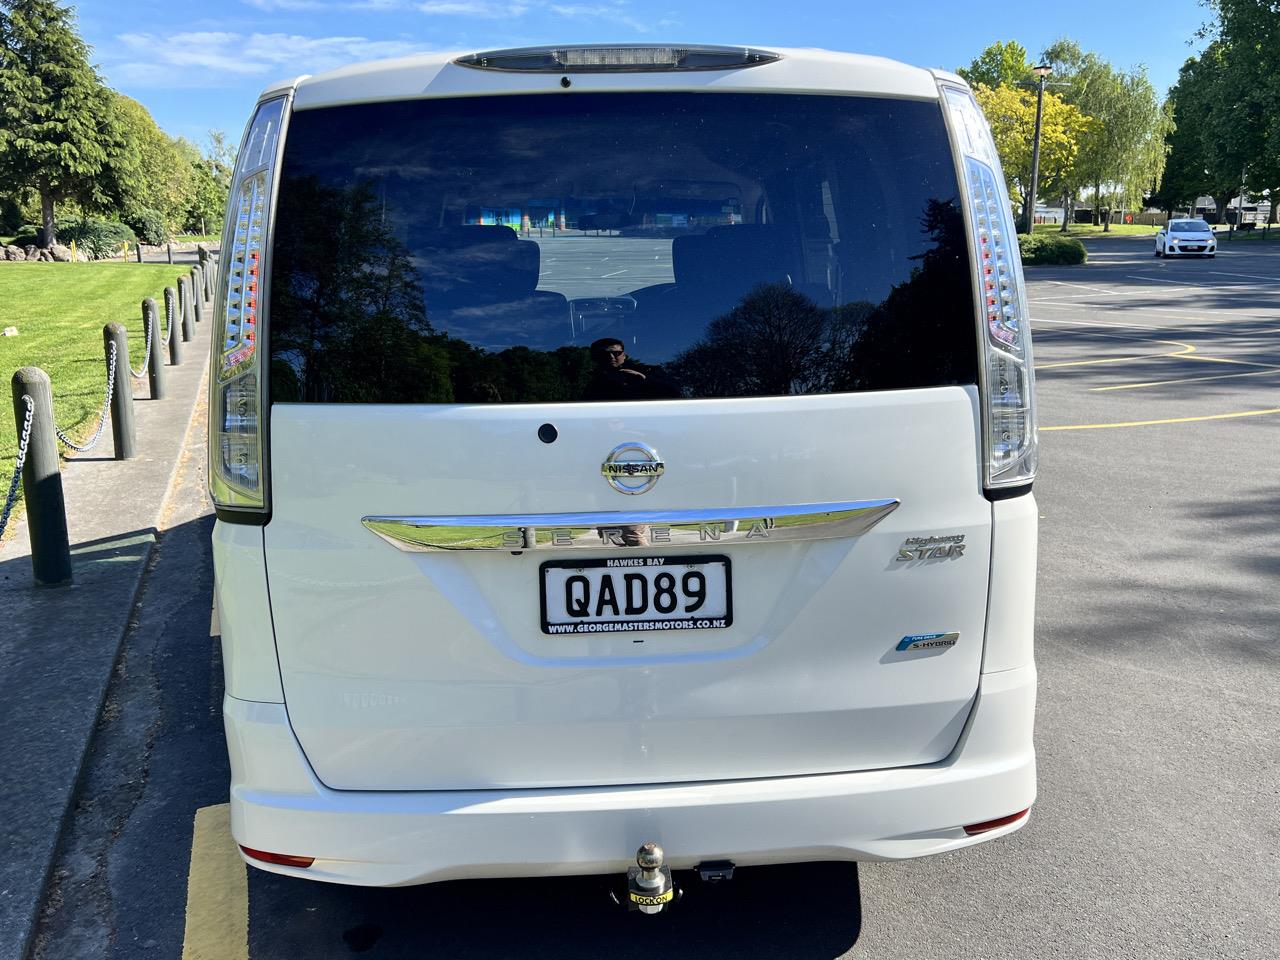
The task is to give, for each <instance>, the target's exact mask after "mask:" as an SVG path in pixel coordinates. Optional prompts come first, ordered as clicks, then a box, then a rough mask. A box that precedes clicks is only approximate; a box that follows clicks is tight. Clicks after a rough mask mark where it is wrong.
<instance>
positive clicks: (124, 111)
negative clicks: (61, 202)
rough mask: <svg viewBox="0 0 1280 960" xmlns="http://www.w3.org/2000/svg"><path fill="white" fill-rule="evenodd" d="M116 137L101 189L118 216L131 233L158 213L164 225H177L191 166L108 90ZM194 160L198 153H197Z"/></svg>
mask: <svg viewBox="0 0 1280 960" xmlns="http://www.w3.org/2000/svg"><path fill="white" fill-rule="evenodd" d="M112 109H113V110H114V111H115V126H116V130H117V133H118V138H117V140H116V142H115V144H113V146H112V148H111V150H110V151H109V157H108V161H107V164H106V167H105V168H104V170H103V174H102V179H103V181H104V183H103V190H104V192H106V193H108V194H109V195H110V197H111V199H112V200H113V201H114V206H115V207H116V209H117V210H118V212H119V214H120V217H121V219H122V220H124V221H125V222H126V223H128V224H129V225H130V226H132V227H133V228H134V229H135V230H137V229H138V227H139V224H140V223H141V222H143V221H145V220H146V219H148V217H147V214H146V211H157V212H159V214H160V215H161V217H162V218H163V220H164V222H165V224H167V225H169V226H179V225H181V223H182V221H183V220H184V219H185V215H186V211H187V207H188V205H189V203H190V196H191V189H192V181H193V179H194V175H193V172H192V161H191V157H190V155H189V154H188V153H187V152H186V151H184V149H183V148H182V147H181V146H180V144H179V143H178V142H177V141H175V140H174V139H172V138H171V137H169V136H168V135H167V134H166V133H165V132H164V131H163V130H161V129H160V127H159V126H157V125H156V122H155V120H154V119H152V116H151V113H150V112H149V111H148V110H147V108H146V107H144V106H143V105H142V104H140V103H138V101H136V100H132V99H130V98H129V97H126V96H124V95H123V94H121V93H116V92H114V91H112ZM196 158H197V159H199V153H198V152H197V153H196Z"/></svg>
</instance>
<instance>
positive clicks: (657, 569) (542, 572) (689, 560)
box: [538, 553, 733, 643]
mask: <svg viewBox="0 0 1280 960" xmlns="http://www.w3.org/2000/svg"><path fill="white" fill-rule="evenodd" d="M655 561H656V562H655ZM716 565H719V566H721V567H722V569H723V573H724V614H723V616H721V615H716V616H699V615H698V612H699V611H694V612H693V613H691V614H686V615H678V614H677V613H676V612H673V613H671V614H670V615H663V614H661V613H660V612H659V615H658V616H654V617H649V618H646V619H627V618H626V617H621V616H619V617H617V618H605V619H597V618H595V617H588V618H586V619H583V620H578V621H570V622H568V623H567V624H565V623H564V622H558V623H556V624H553V623H552V622H551V620H550V619H549V618H548V616H547V581H548V577H547V571H548V570H550V569H583V570H586V569H598V568H606V569H608V568H615V569H617V570H618V571H619V574H626V573H634V572H639V571H651V572H652V577H650V578H649V581H650V588H652V580H653V578H656V577H657V576H658V574H660V573H662V572H663V571H668V572H671V571H672V569H673V568H689V567H699V568H706V567H713V566H716ZM704 576H705V574H704ZM677 607H679V604H677ZM538 609H539V614H540V618H539V619H540V620H541V623H542V632H543V633H544V634H547V635H550V636H584V635H587V636H590V635H595V636H598V635H602V634H611V633H651V632H653V631H655V630H679V631H681V632H685V631H690V630H726V629H728V628H729V627H731V626H732V625H733V564H732V563H731V561H730V560H729V558H728V557H727V556H725V555H724V554H719V553H709V554H684V555H680V556H674V557H671V556H652V555H651V556H643V557H629V556H622V557H619V556H612V557H593V558H591V559H581V560H579V559H576V558H575V559H573V560H545V561H543V562H542V563H541V564H539V566H538ZM566 625H567V626H569V627H574V628H575V629H553V628H555V627H563V626H566ZM579 627H582V628H584V629H576V628H579ZM634 642H636V643H639V642H641V641H640V639H638V638H637V639H635V640H634Z"/></svg>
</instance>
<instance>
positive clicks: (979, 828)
mask: <svg viewBox="0 0 1280 960" xmlns="http://www.w3.org/2000/svg"><path fill="white" fill-rule="evenodd" d="M1030 812H1031V808H1030V807H1027V809H1025V810H1019V811H1018V812H1017V813H1011V814H1009V815H1008V816H1007V817H996V819H994V820H983V821H982V822H981V823H971V824H969V825H968V826H967V827H965V828H964V832H965V833H967V834H968V835H969V836H971V837H976V836H977V835H978V834H980V833H990V832H991V831H992V830H999V829H1000V828H1001V827H1007V826H1008V825H1009V824H1011V823H1017V822H1018V821H1019V820H1021V819H1022V818H1023V817H1025V816H1026V815H1027V814H1028V813H1030Z"/></svg>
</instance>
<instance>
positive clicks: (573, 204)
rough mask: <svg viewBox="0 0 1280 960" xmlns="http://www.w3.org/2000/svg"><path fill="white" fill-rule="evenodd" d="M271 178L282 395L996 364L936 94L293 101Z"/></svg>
mask: <svg viewBox="0 0 1280 960" xmlns="http://www.w3.org/2000/svg"><path fill="white" fill-rule="evenodd" d="M278 197H279V199H278V204H277V211H276V222H275V229H274V237H275V241H274V248H273V251H272V256H271V262H270V269H271V285H270V289H271V295H270V296H271V301H270V313H269V317H268V324H269V326H268V330H267V340H268V346H269V350H270V356H271V395H272V399H273V401H284V402H296V401H304V402H335V403H341V402H367V403H451V402H465V403H531V402H543V401H573V400H646V399H669V398H677V397H683V398H690V399H694V398H701V397H754V396H777V395H788V394H814V393H834V392H842V391H855V390H883V389H900V388H906V387H929V386H938V385H944V384H967V383H974V382H976V379H977V358H976V353H977V335H976V332H975V320H974V310H973V300H972V289H971V282H970V277H969V266H968V264H969V260H968V254H967V249H966V245H965V234H964V223H963V220H962V217H961V212H960V205H959V197H958V190H957V186H956V171H955V166H954V164H953V162H952V159H951V152H950V147H949V144H948V141H947V135H946V131H945V128H944V126H943V120H942V114H941V110H940V108H939V106H938V104H937V103H921V102H912V101H901V100H887V99H874V98H862V97H827V96H795V95H781V94H737V93H733V94H729V93H721V94H695V93H637V94H577V93H566V94H555V95H533V96H504V97H475V98H467V99H456V100H415V101H403V102H394V103H380V104H362V105H358V106H350V107H332V108H327V109H322V110H307V111H299V112H297V113H295V114H294V115H293V118H292V120H291V121H290V125H289V131H288V140H287V143H286V146H285V152H284V160H283V168H282V172H281V179H280V188H279V193H278Z"/></svg>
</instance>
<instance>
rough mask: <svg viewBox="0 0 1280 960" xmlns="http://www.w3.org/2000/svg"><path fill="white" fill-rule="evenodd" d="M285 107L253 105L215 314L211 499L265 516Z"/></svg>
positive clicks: (281, 103)
mask: <svg viewBox="0 0 1280 960" xmlns="http://www.w3.org/2000/svg"><path fill="white" fill-rule="evenodd" d="M286 105H287V104H286V99H285V98H283V97H282V98H278V99H275V100H267V101H265V102H264V103H261V104H259V105H258V109H257V112H256V113H255V114H254V117H253V121H252V122H251V123H250V124H249V129H248V132H247V133H246V134H245V138H244V144H243V145H242V146H241V148H240V154H239V156H238V158H237V160H236V169H235V174H234V176H233V177H232V181H231V198H230V201H229V203H228V204H227V221H226V225H225V227H224V228H223V232H222V251H223V254H222V262H221V264H220V269H219V277H218V300H217V301H216V310H215V312H214V331H213V376H212V383H211V397H210V423H209V454H210V456H209V461H210V466H211V468H210V470H209V493H210V496H211V497H212V498H213V502H214V504H215V505H217V506H218V507H220V508H224V509H229V510H242V511H249V512H253V513H264V512H265V511H266V509H267V499H266V478H265V477H264V475H263V459H264V456H263V454H264V451H263V438H262V420H261V417H262V410H263V397H262V386H263V385H262V376H261V372H260V358H259V350H258V344H259V339H260V334H261V330H262V308H263V293H264V291H263V259H264V254H265V250H266V244H267V226H268V221H269V218H270V216H271V189H272V183H273V180H274V175H275V167H276V156H277V154H278V153H279V147H280V129H281V126H282V125H283V123H284V118H285V115H286V113H285V111H286Z"/></svg>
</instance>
